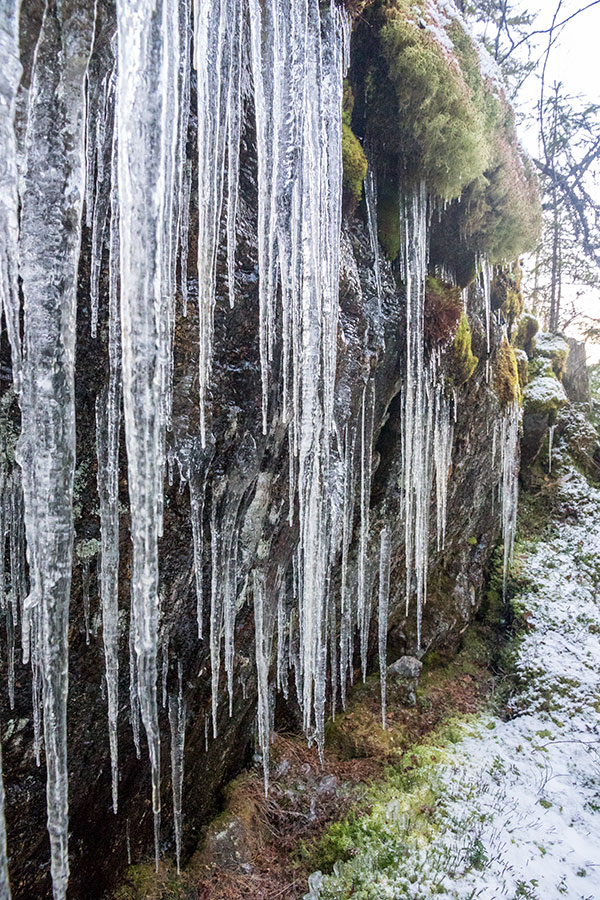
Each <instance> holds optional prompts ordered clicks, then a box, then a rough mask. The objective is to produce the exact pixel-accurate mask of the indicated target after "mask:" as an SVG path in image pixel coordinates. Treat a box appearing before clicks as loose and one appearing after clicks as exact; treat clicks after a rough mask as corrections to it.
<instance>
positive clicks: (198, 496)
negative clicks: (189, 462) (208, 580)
mask: <svg viewBox="0 0 600 900" xmlns="http://www.w3.org/2000/svg"><path fill="white" fill-rule="evenodd" d="M205 494H206V479H204V481H203V484H202V490H201V491H200V490H199V489H198V486H197V484H196V481H195V479H194V478H190V515H191V520H192V540H193V543H194V577H195V582H196V620H197V623H198V640H200V641H201V640H202V637H203V629H202V623H203V615H204V580H203V550H204V498H205Z"/></svg>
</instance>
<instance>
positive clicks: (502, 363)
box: [494, 338, 521, 406]
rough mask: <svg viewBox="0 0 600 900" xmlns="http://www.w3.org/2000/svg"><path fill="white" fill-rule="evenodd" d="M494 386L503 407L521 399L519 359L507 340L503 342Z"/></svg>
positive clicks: (497, 362)
mask: <svg viewBox="0 0 600 900" xmlns="http://www.w3.org/2000/svg"><path fill="white" fill-rule="evenodd" d="M494 385H495V388H496V394H497V396H498V399H499V401H500V403H501V404H502V405H503V406H507V405H508V404H509V403H514V401H515V400H519V399H520V397H521V390H520V387H519V366H518V363H517V357H516V356H515V351H514V349H513V348H512V347H511V345H510V344H509V343H508V341H507V340H506V338H505V339H504V340H503V341H502V344H501V345H500V350H499V351H498V358H497V360H496V371H495V378H494Z"/></svg>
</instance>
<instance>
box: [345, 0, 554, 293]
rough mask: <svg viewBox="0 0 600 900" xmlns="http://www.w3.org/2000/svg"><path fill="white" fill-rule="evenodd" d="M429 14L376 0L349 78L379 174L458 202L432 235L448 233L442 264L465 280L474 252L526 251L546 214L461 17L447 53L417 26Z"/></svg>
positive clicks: (405, 2) (509, 118) (404, 0)
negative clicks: (453, 268)
mask: <svg viewBox="0 0 600 900" xmlns="http://www.w3.org/2000/svg"><path fill="white" fill-rule="evenodd" d="M428 15H429V12H428V9H427V7H426V5H423V7H422V8H420V9H419V8H418V7H415V6H414V4H413V3H411V2H410V0H374V2H373V3H371V5H370V6H369V7H368V8H367V9H366V10H365V11H364V14H363V15H362V17H361V19H360V20H359V22H358V24H357V26H356V28H355V32H354V43H353V60H352V71H351V78H352V81H353V84H354V85H355V87H356V91H357V103H358V104H359V107H360V108H359V110H358V112H359V115H358V121H360V123H361V128H362V129H363V130H364V137H365V140H366V141H367V142H368V146H369V147H370V148H372V150H371V152H372V155H373V158H374V160H375V164H376V166H377V171H378V174H379V173H380V172H383V173H385V174H386V175H387V177H389V178H395V180H396V188H397V189H398V187H399V185H400V183H402V184H403V185H410V184H416V183H418V182H419V181H420V180H424V181H425V182H426V185H427V188H428V191H429V193H430V194H432V195H434V196H439V197H442V198H444V199H446V200H456V201H457V202H456V203H455V204H452V205H451V207H450V208H448V209H446V210H445V212H444V214H443V215H442V217H441V219H442V221H441V222H440V223H438V225H437V226H435V227H434V228H433V231H434V232H435V231H438V232H440V231H443V230H445V229H447V230H448V235H449V242H450V244H451V245H452V247H453V252H451V254H447V255H446V257H445V259H443V260H442V261H443V262H446V263H447V264H448V265H452V266H459V267H460V268H461V276H460V283H461V284H465V283H468V280H469V279H466V273H467V271H469V270H471V269H472V268H473V266H472V259H473V258H472V255H471V254H472V253H479V254H481V253H486V254H487V256H488V258H489V259H490V260H492V261H495V262H501V261H503V260H507V259H514V258H515V257H516V256H517V255H518V254H519V253H520V252H525V251H526V250H528V249H530V248H531V247H532V246H533V245H534V244H535V241H536V240H537V235H538V233H539V228H540V221H541V214H540V209H539V202H538V200H537V188H536V181H535V177H534V175H533V171H532V169H531V166H530V165H529V164H528V163H527V162H525V161H524V159H522V158H521V156H520V152H519V149H518V141H517V137H516V133H515V127H514V117H513V114H512V111H511V109H510V107H509V105H508V102H507V100H506V98H505V97H504V96H503V95H502V94H501V93H500V92H499V91H498V89H497V87H496V86H494V85H492V84H491V83H490V82H489V81H488V80H487V79H486V78H485V77H484V76H483V75H482V73H481V70H480V64H479V54H478V51H477V48H476V47H475V46H474V44H473V42H472V39H471V38H470V36H469V35H468V34H467V33H466V32H465V30H464V28H463V26H462V24H461V22H460V20H459V19H458V18H456V19H454V20H450V21H449V22H448V24H447V25H446V26H445V27H446V32H447V35H448V36H449V37H450V39H451V40H452V42H453V44H454V53H451V52H448V49H447V46H446V44H445V43H443V42H439V41H438V40H436V37H435V32H434V30H433V29H428V28H423V27H420V25H419V18H420V17H424V18H425V19H427V18H428ZM370 155H371V153H370ZM459 235H460V236H461V238H458V236H459ZM461 240H462V241H464V243H465V244H466V246H468V247H469V248H470V253H467V254H466V256H465V258H464V259H463V258H462V257H463V256H464V254H462V253H461V252H458V254H457V252H456V247H457V244H459V243H460V242H461ZM436 243H437V244H438V247H439V246H442V245H443V244H444V243H446V242H445V241H444V240H443V239H442V240H437V241H436V239H435V237H434V244H436ZM457 255H458V256H459V257H461V258H460V259H459V260H458V262H457ZM465 279H466V280H465Z"/></svg>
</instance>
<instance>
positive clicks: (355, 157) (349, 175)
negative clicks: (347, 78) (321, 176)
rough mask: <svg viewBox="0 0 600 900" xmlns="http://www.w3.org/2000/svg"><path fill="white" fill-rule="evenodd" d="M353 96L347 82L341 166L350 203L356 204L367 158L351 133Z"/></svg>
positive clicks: (343, 107) (365, 170)
mask: <svg viewBox="0 0 600 900" xmlns="http://www.w3.org/2000/svg"><path fill="white" fill-rule="evenodd" d="M353 109H354V95H353V93H352V88H351V87H350V85H349V84H348V82H345V83H344V99H343V105H342V164H343V185H344V190H345V191H347V192H348V194H349V195H350V197H351V198H352V201H353V202H354V203H358V202H359V201H360V196H361V193H362V185H363V181H364V180H365V176H366V174H367V157H366V156H365V153H364V150H363V148H362V146H361V143H360V141H359V140H358V138H357V137H356V135H355V134H354V132H353V131H352V110H353Z"/></svg>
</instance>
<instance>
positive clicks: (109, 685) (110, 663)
mask: <svg viewBox="0 0 600 900" xmlns="http://www.w3.org/2000/svg"><path fill="white" fill-rule="evenodd" d="M116 143H117V135H116V129H114V130H113V148H112V165H111V168H112V171H111V181H112V192H111V207H110V233H109V252H110V262H109V286H108V360H109V376H108V385H107V386H106V387H105V388H104V389H103V390H102V391H101V393H100V394H99V395H98V397H97V399H96V457H97V460H98V475H97V486H98V497H99V499H100V540H101V552H100V602H101V607H102V640H103V643H104V660H105V671H106V698H107V704H108V738H109V744H110V759H111V771H112V801H113V810H114V812H115V813H116V812H117V805H118V782H119V768H118V747H117V720H118V715H119V696H118V690H119V687H118V686H119V620H118V617H119V605H118V593H119V434H120V426H121V324H120V319H119V294H118V279H119V204H118V190H117V184H116V182H117V152H116ZM136 747H139V740H138V741H137V743H136Z"/></svg>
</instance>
